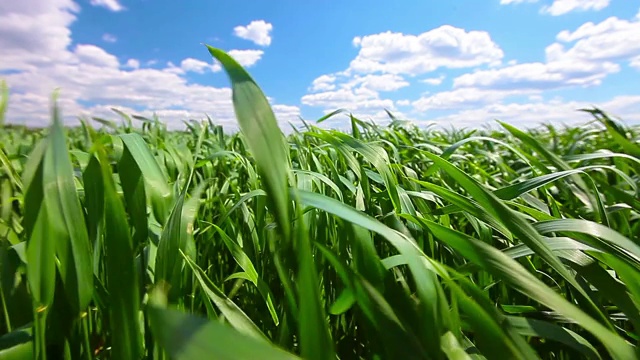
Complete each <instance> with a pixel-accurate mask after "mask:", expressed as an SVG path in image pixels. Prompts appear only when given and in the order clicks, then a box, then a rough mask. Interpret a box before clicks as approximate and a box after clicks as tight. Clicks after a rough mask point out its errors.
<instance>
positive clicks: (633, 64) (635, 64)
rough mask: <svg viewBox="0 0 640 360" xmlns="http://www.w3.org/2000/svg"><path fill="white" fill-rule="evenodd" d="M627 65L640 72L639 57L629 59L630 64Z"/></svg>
mask: <svg viewBox="0 0 640 360" xmlns="http://www.w3.org/2000/svg"><path fill="white" fill-rule="evenodd" d="M629 65H631V67H634V68H636V69H638V70H640V56H636V57H635V58H633V59H631V62H630V63H629Z"/></svg>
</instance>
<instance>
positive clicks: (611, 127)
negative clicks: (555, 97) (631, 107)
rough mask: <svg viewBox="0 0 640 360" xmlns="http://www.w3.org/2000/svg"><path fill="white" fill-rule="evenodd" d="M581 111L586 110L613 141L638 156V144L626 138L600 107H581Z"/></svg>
mask: <svg viewBox="0 0 640 360" xmlns="http://www.w3.org/2000/svg"><path fill="white" fill-rule="evenodd" d="M581 111H584V112H588V113H590V114H591V115H593V117H595V118H596V119H597V120H598V121H599V122H601V123H602V124H603V125H604V126H605V127H606V129H607V131H608V132H609V135H611V137H612V138H613V140H614V141H615V142H617V143H618V145H620V146H621V147H622V149H623V150H624V151H626V152H627V153H629V154H630V155H633V156H635V157H637V158H640V146H638V145H637V144H634V143H633V142H631V141H629V139H627V137H626V135H625V134H624V133H623V132H622V131H620V129H619V127H618V126H617V125H616V124H615V123H614V122H613V120H611V118H609V116H608V115H607V114H605V113H604V112H603V111H602V110H600V109H590V110H589V109H581Z"/></svg>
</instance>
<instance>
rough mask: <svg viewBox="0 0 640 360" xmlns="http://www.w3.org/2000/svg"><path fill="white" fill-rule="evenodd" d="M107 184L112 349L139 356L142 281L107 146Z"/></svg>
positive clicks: (102, 156) (101, 154) (104, 176)
mask: <svg viewBox="0 0 640 360" xmlns="http://www.w3.org/2000/svg"><path fill="white" fill-rule="evenodd" d="M97 155H98V157H99V161H100V167H101V169H102V178H101V179H97V178H94V179H92V180H93V181H100V182H101V183H102V184H101V185H102V186H103V187H104V207H105V209H104V223H105V226H104V229H105V236H104V246H105V259H106V275H107V279H106V280H107V290H108V291H109V315H110V317H109V318H110V323H111V329H112V342H113V345H112V352H113V356H114V357H115V358H118V359H140V357H141V356H142V355H143V349H142V335H141V334H142V333H141V330H140V322H139V321H137V319H138V317H139V312H140V284H139V278H140V275H139V274H138V272H137V271H138V270H137V266H136V259H135V256H136V254H135V249H134V247H133V240H132V239H131V234H130V233H129V224H128V222H127V216H126V213H125V209H124V205H123V204H122V202H121V201H120V198H119V196H118V194H117V192H116V189H115V184H114V182H113V176H112V172H111V167H110V165H109V162H108V160H107V158H106V154H105V153H104V150H102V149H99V151H98V153H97Z"/></svg>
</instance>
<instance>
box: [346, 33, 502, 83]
mask: <svg viewBox="0 0 640 360" xmlns="http://www.w3.org/2000/svg"><path fill="white" fill-rule="evenodd" d="M353 43H354V45H355V46H357V47H359V48H360V51H359V53H358V55H357V57H356V58H355V59H354V60H353V61H351V64H350V68H349V69H350V70H353V71H355V72H358V73H374V72H379V71H380V72H384V73H391V74H408V75H418V74H423V73H428V72H431V71H434V70H436V69H438V68H441V67H446V68H464V67H473V66H478V65H482V64H497V63H499V62H500V61H501V59H502V57H503V56H504V54H503V52H502V50H501V49H500V47H499V46H498V45H497V44H496V43H494V42H493V40H491V36H490V35H489V33H487V32H485V31H469V32H467V31H465V30H464V29H460V28H456V27H453V26H450V25H444V26H441V27H439V28H436V29H433V30H431V31H427V32H424V33H422V34H420V35H417V36H416V35H409V34H403V33H394V32H390V31H388V32H384V33H379V34H374V35H367V36H364V37H356V38H355V39H354V40H353Z"/></svg>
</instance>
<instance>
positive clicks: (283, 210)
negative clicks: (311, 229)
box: [207, 45, 291, 241]
mask: <svg viewBox="0 0 640 360" xmlns="http://www.w3.org/2000/svg"><path fill="white" fill-rule="evenodd" d="M207 49H208V50H209V53H211V55H212V56H213V57H214V58H215V59H216V60H218V61H219V62H220V63H221V64H222V66H223V67H224V69H225V71H226V73H227V75H228V76H229V78H230V80H231V88H232V90H233V107H234V109H235V113H236V118H237V119H238V124H239V125H240V130H241V131H242V134H243V135H244V137H245V140H246V142H247V145H248V146H249V149H250V151H251V153H252V155H253V157H254V158H255V160H256V164H257V165H258V169H259V171H260V172H261V173H262V175H263V177H264V180H265V187H266V189H267V194H268V199H269V201H270V202H271V204H272V206H273V209H272V211H274V213H275V220H276V223H277V224H278V229H279V230H278V231H280V233H281V235H282V236H283V237H284V239H285V241H289V239H290V233H291V230H290V228H291V225H290V222H289V211H290V207H291V205H290V200H289V191H288V190H287V188H288V177H289V176H290V171H289V168H290V163H289V157H288V152H287V150H286V148H285V139H284V136H283V134H282V132H281V131H280V128H278V123H277V121H276V117H275V115H274V114H273V110H272V109H271V106H269V101H268V100H267V98H266V97H265V95H264V94H263V92H262V90H261V89H260V87H259V86H258V85H257V84H256V82H255V81H254V80H253V78H252V77H251V76H250V75H249V73H247V71H246V70H245V69H244V68H243V67H242V66H241V65H240V64H238V62H236V61H235V60H234V59H233V58H232V57H231V56H229V55H228V54H227V53H225V52H224V51H222V50H220V49H216V48H213V47H211V46H208V45H207Z"/></svg>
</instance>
